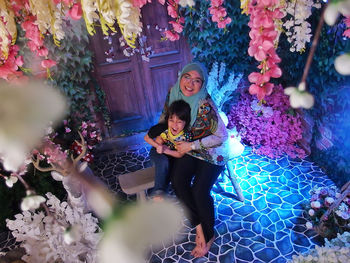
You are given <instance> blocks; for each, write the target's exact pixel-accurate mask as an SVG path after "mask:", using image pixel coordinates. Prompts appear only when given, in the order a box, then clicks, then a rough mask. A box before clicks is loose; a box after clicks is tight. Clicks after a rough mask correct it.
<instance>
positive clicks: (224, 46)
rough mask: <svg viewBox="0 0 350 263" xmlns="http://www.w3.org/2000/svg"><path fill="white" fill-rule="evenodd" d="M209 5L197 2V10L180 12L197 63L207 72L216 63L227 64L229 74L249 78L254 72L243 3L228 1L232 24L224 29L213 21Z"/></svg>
mask: <svg viewBox="0 0 350 263" xmlns="http://www.w3.org/2000/svg"><path fill="white" fill-rule="evenodd" d="M209 5H210V1H196V5H195V6H194V8H187V9H182V10H180V11H182V12H183V14H184V15H183V16H184V17H185V25H184V31H183V32H184V35H185V37H186V38H187V41H188V43H189V45H190V47H191V51H192V55H193V56H194V59H195V60H198V61H201V62H202V63H204V64H205V65H206V67H207V68H209V67H210V66H211V64H212V63H213V61H217V62H218V63H221V62H224V63H226V66H227V68H228V69H229V70H233V71H234V72H236V73H246V74H245V75H247V74H248V73H249V72H251V71H252V69H253V68H254V66H253V65H252V64H253V63H252V61H253V59H252V58H251V57H249V56H248V52H247V47H248V44H249V37H248V32H249V27H248V25H247V24H248V21H249V17H247V16H245V15H241V10H240V2H239V1H225V2H224V7H225V8H226V11H227V14H228V17H230V18H231V19H232V22H231V23H230V24H228V25H226V28H225V29H221V28H218V27H217V24H216V23H214V22H212V21H211V15H210V14H209V10H208V8H209Z"/></svg>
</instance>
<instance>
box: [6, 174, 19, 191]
mask: <svg viewBox="0 0 350 263" xmlns="http://www.w3.org/2000/svg"><path fill="white" fill-rule="evenodd" d="M17 181H18V177H17V176H12V175H11V176H8V177H7V176H6V177H5V183H6V185H7V187H9V188H11V187H12V186H13V185H14V184H15V183H16V182H17Z"/></svg>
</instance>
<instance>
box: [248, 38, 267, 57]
mask: <svg viewBox="0 0 350 263" xmlns="http://www.w3.org/2000/svg"><path fill="white" fill-rule="evenodd" d="M271 48H273V43H272V42H271V41H268V40H264V41H262V42H260V43H256V44H252V45H250V47H249V48H248V54H249V56H251V57H252V56H254V58H255V59H256V60H257V61H262V60H264V59H265V58H266V57H267V55H266V54H267V52H268V51H269V50H270V49H271Z"/></svg>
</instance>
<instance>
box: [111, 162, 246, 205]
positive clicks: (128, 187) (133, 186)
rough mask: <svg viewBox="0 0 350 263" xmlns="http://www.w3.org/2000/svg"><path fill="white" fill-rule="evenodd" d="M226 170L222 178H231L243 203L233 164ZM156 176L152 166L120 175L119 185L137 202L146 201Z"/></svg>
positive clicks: (228, 165) (227, 166) (221, 190)
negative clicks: (133, 196) (134, 195)
mask: <svg viewBox="0 0 350 263" xmlns="http://www.w3.org/2000/svg"><path fill="white" fill-rule="evenodd" d="M226 168H227V173H226V172H225V171H224V172H223V173H222V175H221V176H225V175H226V176H227V177H228V178H229V180H230V181H231V183H232V186H233V187H234V189H235V191H236V194H237V197H236V198H237V199H238V200H239V201H242V202H243V201H244V197H243V193H242V189H241V187H240V186H239V184H238V182H237V179H236V177H235V176H232V175H234V169H233V167H232V164H231V163H230V162H228V163H227V164H226ZM154 175H155V168H154V166H152V167H149V168H146V169H142V170H138V171H135V172H132V173H127V174H122V175H119V177H118V178H119V184H120V187H121V188H122V190H123V192H124V193H126V194H128V195H133V194H136V196H137V200H141V201H145V200H146V191H147V190H148V189H150V188H153V187H154ZM218 185H219V184H218ZM219 186H220V185H219ZM220 188H221V187H220ZM221 192H224V190H223V189H222V188H221V189H220V190H219V193H221Z"/></svg>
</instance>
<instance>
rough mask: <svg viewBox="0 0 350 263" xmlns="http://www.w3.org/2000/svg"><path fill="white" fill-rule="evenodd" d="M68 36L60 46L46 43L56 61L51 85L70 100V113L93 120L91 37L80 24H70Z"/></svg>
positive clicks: (67, 27)
mask: <svg viewBox="0 0 350 263" xmlns="http://www.w3.org/2000/svg"><path fill="white" fill-rule="evenodd" d="M65 28H66V30H65V32H66V37H65V39H64V40H63V41H62V42H61V45H60V46H59V47H57V46H55V45H54V43H52V42H51V41H47V42H48V43H47V46H48V49H49V50H50V54H51V57H52V58H53V59H55V60H56V61H57V67H56V68H55V69H54V70H53V71H52V79H51V81H50V82H51V83H52V84H53V85H54V86H55V87H58V88H59V89H61V91H62V92H63V93H64V94H66V95H67V97H68V98H69V100H70V111H69V113H70V114H72V115H75V116H76V117H78V119H86V118H87V119H91V109H90V108H89V97H90V89H89V87H88V83H89V81H90V79H91V77H90V74H89V72H90V71H91V69H92V52H91V51H90V50H88V43H89V38H88V34H87V32H86V30H85V28H84V25H83V24H82V23H81V22H76V21H67V22H66V26H65Z"/></svg>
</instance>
